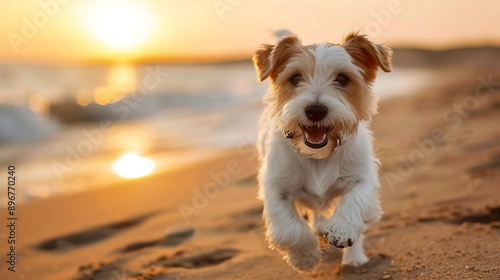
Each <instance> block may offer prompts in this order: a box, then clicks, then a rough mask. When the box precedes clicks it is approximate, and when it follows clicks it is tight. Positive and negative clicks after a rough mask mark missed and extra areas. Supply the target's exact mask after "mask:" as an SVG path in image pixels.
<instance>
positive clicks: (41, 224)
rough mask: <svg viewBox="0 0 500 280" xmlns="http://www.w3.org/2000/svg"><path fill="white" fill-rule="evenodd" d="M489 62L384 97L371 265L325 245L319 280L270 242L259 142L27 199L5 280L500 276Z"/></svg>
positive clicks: (496, 129) (2, 273)
mask: <svg viewBox="0 0 500 280" xmlns="http://www.w3.org/2000/svg"><path fill="white" fill-rule="evenodd" d="M492 63H493V62H492ZM492 63H489V64H487V65H486V66H484V65H483V66H484V67H481V68H476V69H474V70H473V71H472V70H471V69H468V68H466V67H449V68H446V69H445V70H443V68H440V69H438V70H436V72H435V73H436V75H435V81H433V82H432V83H430V84H429V85H428V86H427V87H426V89H425V90H423V91H422V92H418V93H416V94H414V95H405V96H399V97H394V98H391V99H388V100H384V101H382V102H381V103H380V108H379V112H380V114H379V115H377V116H376V117H375V119H374V121H373V130H374V135H375V147H376V150H377V153H378V155H379V157H380V159H381V162H382V168H381V172H380V178H381V182H382V192H381V199H382V205H383V209H384V212H385V214H384V217H383V219H382V221H381V222H380V223H378V224H377V225H375V226H374V227H372V228H371V229H370V230H369V232H367V234H366V243H365V249H366V251H367V253H368V255H369V257H370V261H369V262H368V263H367V264H365V265H363V266H361V267H357V268H355V267H349V266H346V267H342V266H341V265H340V258H341V251H340V249H337V248H334V247H331V246H330V245H328V244H326V243H325V242H324V241H322V242H321V248H322V252H323V256H322V258H323V260H322V263H321V265H320V267H319V268H318V269H317V271H316V272H315V273H313V274H310V275H306V274H300V273H298V272H296V271H294V270H293V269H292V268H291V267H289V266H288V265H287V264H286V263H285V262H284V261H283V260H282V258H281V256H280V255H279V254H278V253H277V252H276V251H272V250H270V249H268V246H267V244H266V242H265V241H264V239H263V223H262V219H261V211H262V205H261V203H260V202H259V201H258V200H257V199H256V191H257V189H256V180H255V175H256V170H257V161H256V159H255V151H254V149H253V148H252V147H248V148H246V149H243V150H229V151H225V152H223V153H220V154H219V155H217V156H215V157H213V158H210V159H208V160H205V161H203V162H200V163H198V164H194V165H191V166H188V167H183V168H181V169H178V170H172V171H169V172H167V173H164V174H158V175H154V176H152V177H148V178H143V179H137V180H130V181H124V182H118V183H116V184H115V185H113V186H108V187H106V188H100V189H96V190H92V191H89V192H84V193H78V194H73V195H67V196H59V197H52V198H47V199H43V200H38V201H34V202H29V203H26V204H24V205H22V206H20V207H19V209H18V212H19V222H18V236H17V240H18V245H17V248H18V251H17V258H18V263H17V266H16V272H15V273H12V272H8V271H7V264H6V262H5V261H2V262H1V263H0V279H28V280H31V279H34V280H54V279H113V280H115V279H116V280H117V279H155V280H160V279H500V186H499V182H500V141H499V139H500V125H499V123H498V119H499V118H500V78H499V77H500V71H498V68H496V69H495V67H489V66H491V65H495V64H492ZM496 63H498V62H496ZM496 65H498V64H496ZM487 66H488V67H487ZM481 77H482V78H481ZM489 77H491V79H490V78H489ZM481 79H483V80H486V81H488V79H490V80H492V81H490V82H484V81H482V80H481ZM495 81H496V82H495ZM477 88H480V90H479V91H477ZM460 107H461V108H463V109H457V108H460ZM454 110H455V111H454ZM211 173H212V175H213V174H214V173H215V174H219V177H218V179H214V178H216V177H217V176H211ZM226 179H227V180H226ZM226 181H227V184H224V183H225V182H226ZM221 182H222V183H223V184H220V183H221ZM217 184H219V185H220V186H221V187H214V186H216V185H217ZM204 191H206V192H208V193H207V195H208V196H207V195H205V194H203V192H204ZM200 193H201V194H200ZM1 212H2V213H1V214H0V215H2V216H0V219H1V220H2V221H5V213H6V211H4V210H2V211H1ZM6 250H7V249H6V244H5V242H4V239H2V242H1V243H0V252H2V255H4V252H6ZM3 259H5V256H4V257H3Z"/></svg>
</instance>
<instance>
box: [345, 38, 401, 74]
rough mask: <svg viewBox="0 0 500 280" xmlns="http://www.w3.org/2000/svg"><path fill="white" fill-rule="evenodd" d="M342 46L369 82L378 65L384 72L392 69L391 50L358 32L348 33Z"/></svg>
mask: <svg viewBox="0 0 500 280" xmlns="http://www.w3.org/2000/svg"><path fill="white" fill-rule="evenodd" d="M342 47H344V49H345V50H346V51H347V52H348V53H349V55H350V56H351V57H352V58H353V59H354V63H355V64H356V65H358V67H360V68H361V69H363V70H364V77H365V80H366V82H368V83H371V82H373V80H375V77H376V76H377V70H378V68H379V67H380V68H381V69H382V70H384V72H391V70H392V50H391V49H390V48H388V47H386V46H384V45H379V44H375V43H372V42H371V41H370V40H368V38H367V37H366V36H365V35H361V34H359V32H353V33H349V34H348V35H347V36H346V37H345V39H344V43H343V44H342Z"/></svg>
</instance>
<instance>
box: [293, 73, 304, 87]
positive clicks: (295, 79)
mask: <svg viewBox="0 0 500 280" xmlns="http://www.w3.org/2000/svg"><path fill="white" fill-rule="evenodd" d="M300 82H302V75H300V74H295V75H293V76H292V77H291V78H290V83H291V84H292V86H294V87H296V86H297V85H298V84H299V83H300Z"/></svg>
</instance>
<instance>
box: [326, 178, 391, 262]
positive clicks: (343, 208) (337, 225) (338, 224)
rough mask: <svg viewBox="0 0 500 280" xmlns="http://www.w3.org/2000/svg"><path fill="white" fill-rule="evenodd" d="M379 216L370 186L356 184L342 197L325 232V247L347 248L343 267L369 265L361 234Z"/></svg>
mask: <svg viewBox="0 0 500 280" xmlns="http://www.w3.org/2000/svg"><path fill="white" fill-rule="evenodd" d="M380 215H381V210H380V202H379V199H378V195H377V191H376V190H375V189H374V188H373V187H372V186H370V185H369V184H358V185H356V186H354V187H353V188H352V189H350V190H349V191H348V192H347V193H345V194H344V195H343V196H342V198H341V200H340V202H339V204H338V206H337V208H336V210H335V213H334V214H333V215H332V217H331V218H330V220H329V221H328V223H327V226H326V228H325V232H324V235H325V238H326V239H327V241H328V243H330V244H331V245H334V246H336V247H339V248H346V250H345V251H344V256H343V258H342V264H344V265H345V264H350V265H361V264H363V263H366V262H367V261H368V258H367V257H366V255H365V253H364V250H363V232H364V231H365V230H366V229H367V226H366V225H367V224H369V223H372V222H375V221H377V220H379V219H380Z"/></svg>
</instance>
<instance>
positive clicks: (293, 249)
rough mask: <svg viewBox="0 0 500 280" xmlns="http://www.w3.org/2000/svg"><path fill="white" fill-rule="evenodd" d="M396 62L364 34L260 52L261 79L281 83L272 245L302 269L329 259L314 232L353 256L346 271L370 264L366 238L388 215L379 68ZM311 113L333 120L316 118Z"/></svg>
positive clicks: (265, 150)
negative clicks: (381, 161) (375, 130)
mask: <svg viewBox="0 0 500 280" xmlns="http://www.w3.org/2000/svg"><path fill="white" fill-rule="evenodd" d="M391 55H392V52H391V50H390V49H389V48H387V47H385V46H383V45H377V44H374V43H372V42H370V41H369V40H368V39H367V38H366V37H365V36H363V35H359V34H357V33H351V34H349V35H348V36H347V37H346V38H345V40H344V42H343V43H342V44H340V45H335V44H330V43H320V44H314V45H303V44H302V43H301V40H300V39H299V38H298V37H297V36H295V35H289V36H286V37H284V38H282V39H281V40H279V41H278V42H277V43H276V45H263V46H262V48H260V49H258V50H257V51H256V52H255V55H254V58H253V61H254V65H255V68H256V70H257V74H258V76H259V79H260V80H261V81H263V80H266V79H268V78H269V79H270V84H271V86H270V89H269V91H268V93H267V94H266V95H265V96H264V104H265V109H264V113H263V115H262V118H261V123H260V131H259V140H258V150H259V156H260V161H261V168H260V171H259V198H260V199H261V200H263V202H264V220H265V223H266V228H267V232H266V237H267V239H268V241H269V242H270V244H271V247H272V248H276V249H278V250H279V251H280V252H282V253H283V255H284V256H285V259H286V260H287V261H288V262H289V263H290V264H291V265H292V266H293V267H295V268H296V269H298V270H300V271H312V270H314V269H315V268H316V266H317V265H318V263H319V261H320V255H321V254H320V249H319V245H318V237H317V235H315V234H314V233H316V234H318V235H320V236H324V237H325V238H326V240H327V241H328V242H329V243H330V244H332V245H334V246H337V247H339V248H345V249H344V255H343V258H342V264H350V265H360V264H363V263H365V262H367V261H368V258H367V257H366V255H365V254H364V252H363V235H362V234H363V232H364V231H366V230H367V228H368V226H369V225H370V224H372V223H374V222H376V221H378V220H379V219H380V216H381V214H382V211H381V208H380V202H379V199H378V189H379V185H380V184H379V180H378V160H377V159H376V158H375V156H374V153H373V148H372V136H371V132H370V129H369V122H370V119H371V116H372V115H373V114H375V113H376V109H377V106H376V103H377V98H376V96H374V94H372V92H371V89H370V87H371V84H372V82H373V81H374V79H375V76H376V73H377V70H378V68H381V69H382V70H384V71H385V72H389V71H390V70H391ZM311 105H314V106H316V107H315V108H317V106H320V107H321V108H323V109H322V110H323V113H321V112H318V111H317V110H316V109H314V110H313V111H312V113H311V112H309V113H307V112H308V110H311V109H310V106H311ZM326 109H327V112H326V113H325V110H326ZM315 110H316V111H315ZM322 139H323V142H321V140H322ZM304 211H307V212H308V213H309V215H308V216H309V217H311V219H310V221H309V224H308V222H307V221H306V220H305V219H303V218H302V215H303V213H304Z"/></svg>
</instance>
